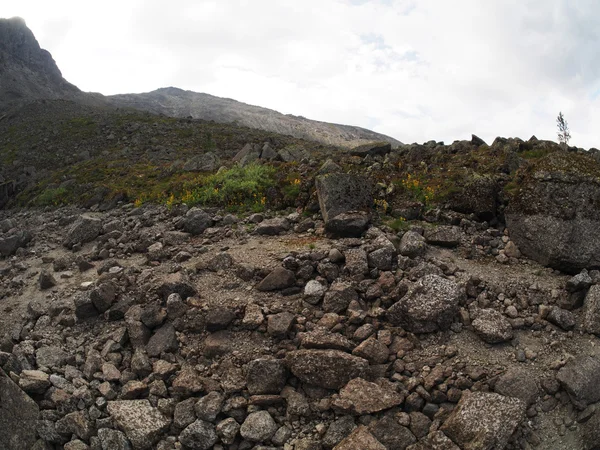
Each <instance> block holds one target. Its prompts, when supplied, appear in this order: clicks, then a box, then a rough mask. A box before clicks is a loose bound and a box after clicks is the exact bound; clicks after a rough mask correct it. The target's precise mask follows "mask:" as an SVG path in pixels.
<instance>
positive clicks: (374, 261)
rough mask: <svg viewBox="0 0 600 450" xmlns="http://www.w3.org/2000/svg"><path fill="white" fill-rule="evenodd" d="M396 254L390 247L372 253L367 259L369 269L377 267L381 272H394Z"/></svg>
mask: <svg viewBox="0 0 600 450" xmlns="http://www.w3.org/2000/svg"><path fill="white" fill-rule="evenodd" d="M394 253H395V252H394V249H393V248H390V247H383V248H380V249H377V250H374V251H372V252H371V253H369V255H368V257H367V259H368V262H369V267H375V268H377V269H379V270H392V263H393V261H394Z"/></svg>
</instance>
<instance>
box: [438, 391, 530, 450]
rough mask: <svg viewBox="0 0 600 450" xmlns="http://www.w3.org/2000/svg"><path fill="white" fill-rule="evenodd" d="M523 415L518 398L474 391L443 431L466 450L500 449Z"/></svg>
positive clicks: (523, 406)
mask: <svg viewBox="0 0 600 450" xmlns="http://www.w3.org/2000/svg"><path fill="white" fill-rule="evenodd" d="M524 417H525V402H523V401H521V400H519V399H516V398H510V397H504V396H502V395H498V394H490V393H485V392H473V393H471V394H467V395H463V397H462V398H461V400H460V402H459V403H458V406H457V408H456V409H455V410H454V411H453V412H452V414H450V417H449V418H448V420H446V422H445V423H444V425H442V428H441V431H442V432H443V433H444V434H445V435H446V436H448V437H449V438H450V439H452V440H453V441H454V442H455V443H456V444H458V445H459V447H460V448H462V449H463V450H475V449H477V450H484V449H485V450H492V449H501V448H504V447H505V446H506V444H507V443H508V440H509V439H510V437H511V435H512V434H513V432H514V431H515V428H517V426H518V425H519V424H520V423H521V421H522V420H523V419H524Z"/></svg>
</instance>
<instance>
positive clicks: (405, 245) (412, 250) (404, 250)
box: [398, 231, 427, 258]
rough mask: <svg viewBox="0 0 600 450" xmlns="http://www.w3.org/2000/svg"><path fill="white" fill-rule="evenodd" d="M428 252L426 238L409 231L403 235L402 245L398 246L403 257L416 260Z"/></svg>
mask: <svg viewBox="0 0 600 450" xmlns="http://www.w3.org/2000/svg"><path fill="white" fill-rule="evenodd" d="M426 250H427V243H426V242H425V238H424V237H423V236H421V235H420V234H419V233H416V232H414V231H407V232H406V233H404V234H403V235H402V238H401V239H400V245H399V246H398V252H399V253H400V254H401V255H402V256H408V257H409V258H415V257H417V256H421V255H423V254H424V253H425V251H426Z"/></svg>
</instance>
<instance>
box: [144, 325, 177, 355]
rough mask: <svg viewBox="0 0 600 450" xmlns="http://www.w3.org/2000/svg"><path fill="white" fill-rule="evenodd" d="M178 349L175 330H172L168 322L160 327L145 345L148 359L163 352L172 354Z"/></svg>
mask: <svg viewBox="0 0 600 450" xmlns="http://www.w3.org/2000/svg"><path fill="white" fill-rule="evenodd" d="M178 348H179V343H178V341H177V336H176V334H175V328H173V325H172V324H171V323H170V322H167V323H165V324H164V325H163V326H162V327H160V328H159V329H158V330H157V331H156V333H154V334H153V335H152V337H151V338H150V340H149V341H148V344H147V345H146V351H147V352H148V356H150V357H155V356H160V354H161V353H163V352H173V351H176V350H177V349H178Z"/></svg>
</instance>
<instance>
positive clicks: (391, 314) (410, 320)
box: [387, 275, 464, 333]
mask: <svg viewBox="0 0 600 450" xmlns="http://www.w3.org/2000/svg"><path fill="white" fill-rule="evenodd" d="M463 296H464V290H463V289H462V288H460V286H459V285H458V284H456V283H455V282H454V281H451V280H448V279H446V278H443V277H441V276H439V275H426V276H424V277H423V278H421V279H420V280H419V281H417V282H416V283H415V284H414V285H413V286H412V287H411V288H410V289H409V291H408V292H407V293H406V295H405V296H404V297H402V298H401V299H400V300H398V301H397V302H396V303H394V304H393V305H392V306H391V307H390V308H389V309H388V311H387V319H388V320H389V321H390V322H391V323H392V324H393V325H400V326H402V327H404V328H405V329H406V330H408V331H411V332H413V333H432V332H434V331H438V330H446V329H448V328H449V327H450V324H451V323H452V322H453V321H454V318H455V316H456V314H457V313H458V307H459V302H460V300H461V299H462V298H463Z"/></svg>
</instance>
